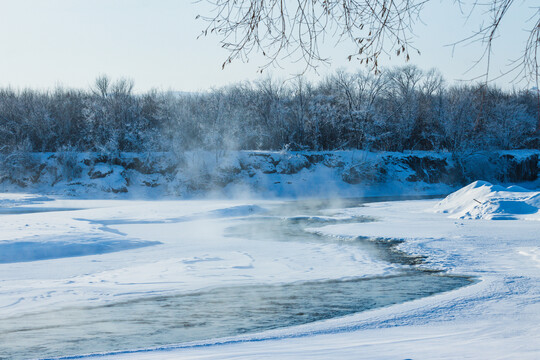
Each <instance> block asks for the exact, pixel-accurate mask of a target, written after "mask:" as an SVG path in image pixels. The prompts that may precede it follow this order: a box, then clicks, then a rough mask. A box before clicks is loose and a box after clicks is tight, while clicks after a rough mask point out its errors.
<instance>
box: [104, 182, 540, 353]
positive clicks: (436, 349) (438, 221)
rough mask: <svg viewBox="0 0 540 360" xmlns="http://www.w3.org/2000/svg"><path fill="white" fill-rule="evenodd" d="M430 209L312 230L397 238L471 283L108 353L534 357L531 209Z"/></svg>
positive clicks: (539, 244) (537, 328)
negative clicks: (319, 316)
mask: <svg viewBox="0 0 540 360" xmlns="http://www.w3.org/2000/svg"><path fill="white" fill-rule="evenodd" d="M488 186H490V185H488ZM473 188H474V186H473ZM484 190H486V189H484ZM487 190H488V191H486V193H492V192H493V190H501V189H487ZM510 190H515V188H514V189H510ZM462 195H463V194H462ZM469 195H471V194H469ZM495 195H497V194H495ZM499 195H501V194H499ZM502 195H507V196H506V197H508V196H510V195H509V194H502ZM529 195H532V196H534V195H535V194H534V193H531V194H529ZM461 200H464V198H462V199H461ZM471 200H472V198H471ZM477 200H478V199H477ZM506 200H508V199H506ZM479 201H481V200H479ZM484 201H485V200H484ZM503 201H505V200H504V199H503ZM473 202H474V201H473ZM475 204H476V205H481V204H478V203H476V202H475ZM443 205H444V204H443ZM503 205H504V203H503ZM471 206H474V205H472V204H471ZM440 207H441V205H439V201H438V200H420V201H402V202H387V203H372V204H367V205H366V206H365V207H359V208H355V209H347V210H343V211H340V212H339V214H340V215H343V216H362V215H368V216H373V217H375V218H377V219H378V221H376V222H366V223H357V224H335V225H328V226H326V227H324V228H322V229H321V228H317V229H313V230H312V231H313V232H316V233H319V234H325V235H331V236H336V237H338V238H347V237H349V238H355V237H357V236H366V237H376V238H388V239H402V240H404V242H402V243H401V244H400V245H399V249H401V250H403V251H406V252H408V253H411V254H418V255H424V256H426V257H427V259H426V261H427V262H426V263H425V264H423V265H421V266H428V267H430V268H438V269H443V270H446V271H448V272H449V273H456V274H468V275H471V276H475V277H477V278H478V279H479V280H480V281H479V282H478V283H476V284H474V285H471V286H468V287H464V288H461V289H458V290H455V291H452V292H449V293H444V294H439V295H435V296H431V297H428V298H423V299H419V300H415V301H412V302H408V303H404V304H399V305H393V306H391V307H388V308H383V309H376V310H371V311H367V312H363V313H359V314H355V315H351V316H347V317H342V318H339V319H332V320H327V321H323V322H318V323H314V324H309V325H302V326H297V327H292V328H287V329H283V330H278V331H272V332H265V333H261V334H257V335H252V336H249V337H242V338H238V337H237V338H231V339H225V340H223V341H222V342H221V343H219V342H218V343H202V344H191V345H184V346H178V347H176V348H174V347H171V348H168V349H166V350H162V351H158V352H154V351H151V352H142V353H131V354H118V355H116V356H110V358H111V359H134V358H135V359H139V358H140V359H180V358H181V359H195V358H196V359H230V358H234V359H255V358H256V359H265V358H279V359H330V358H340V359H359V358H361V359H538V358H539V356H540V337H539V334H540V240H539V237H538V233H539V230H540V223H539V222H538V221H536V220H530V219H534V216H533V217H531V215H527V216H525V218H524V217H522V216H512V217H511V218H512V219H514V220H507V221H492V220H485V219H455V218H452V217H451V216H450V217H449V214H448V213H440V212H437V210H440ZM334 215H336V213H334ZM507 215H508V214H507ZM514 215H516V214H514ZM517 215H519V214H517ZM527 219H529V220H527ZM260 340H262V341H260ZM107 358H109V357H107Z"/></svg>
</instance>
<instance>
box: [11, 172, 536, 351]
mask: <svg viewBox="0 0 540 360" xmlns="http://www.w3.org/2000/svg"><path fill="white" fill-rule="evenodd" d="M33 198H34V199H33ZM1 199H2V204H3V205H2V206H4V205H5V206H9V207H18V208H24V207H28V208H33V209H35V208H49V209H52V210H53V211H51V212H41V213H39V216H37V215H36V213H27V214H24V213H17V214H0V220H1V221H2V224H3V227H2V229H3V232H2V241H0V245H1V244H6V243H8V244H12V243H15V242H18V241H28V239H29V238H32V239H34V240H33V241H36V242H42V243H43V244H47V243H49V242H51V241H53V239H54V237H57V239H62V240H61V241H63V242H66V243H69V242H75V240H74V239H75V238H77V235H78V236H81V237H82V236H83V235H84V236H89V237H92V238H93V239H97V238H98V237H99V238H101V239H104V240H103V241H112V240H115V241H126V243H128V244H129V243H130V242H131V241H154V242H159V244H153V245H151V246H147V247H144V248H132V249H129V250H128V249H122V251H115V252H108V253H99V254H94V255H89V256H82V257H63V258H60V259H54V260H52V259H51V260H43V261H30V262H18V263H11V264H0V273H1V274H2V278H1V280H0V317H5V316H14V315H17V314H22V313H27V312H31V311H36V310H37V309H39V308H42V307H47V308H55V307H56V308H59V307H62V306H66V304H74V303H83V304H88V303H103V302H111V301H118V300H119V299H120V300H121V299H125V298H130V297H133V296H137V297H139V296H152V295H154V294H156V293H158V294H166V293H171V292H179V291H180V292H186V291H193V290H196V289H202V288H208V287H213V286H219V285H224V284H225V285H228V284H250V283H251V284H255V283H281V282H294V281H300V280H317V279H329V278H336V279H341V278H347V277H352V276H373V275H386V274H392V273H393V272H394V271H395V270H396V267H395V266H393V265H391V264H387V263H384V262H379V261H374V260H373V259H371V258H370V257H369V256H368V255H367V254H365V253H363V252H362V251H361V250H360V249H358V248H356V247H353V246H348V245H347V243H346V242H336V243H316V244H315V243H308V242H305V243H287V242H280V243H277V242H273V241H248V240H244V239H240V238H234V237H233V238H230V237H224V230H225V229H226V228H227V227H229V226H231V224H234V223H235V222H236V221H237V219H238V217H239V216H250V215H251V214H254V215H255V216H259V215H264V214H265V209H266V208H267V207H268V206H269V205H271V204H274V203H275V202H273V201H262V200H257V201H246V200H238V201H232V200H220V201H202V200H197V201H195V200H193V201H125V200H124V201H121V200H62V199H55V198H41V199H40V198H37V199H35V196H30V195H24V196H21V195H10V194H7V195H6V194H4V195H2V198H1ZM51 199H52V200H51ZM474 199H476V200H478V201H479V202H481V203H482V204H478V203H477V202H476V201H474ZM537 199H538V193H537V192H535V191H529V190H526V189H524V188H520V187H516V186H510V187H506V188H505V187H502V186H496V185H492V184H489V183H486V182H475V183H473V184H471V185H469V186H467V187H465V188H464V189H461V190H459V191H457V192H455V193H453V194H451V195H450V196H448V197H447V198H446V199H444V200H442V201H440V200H416V201H397V202H377V203H370V204H366V205H365V206H362V207H358V208H349V209H339V208H337V209H329V210H327V211H326V212H325V214H324V216H323V217H321V218H335V217H340V218H347V217H352V216H370V217H373V218H375V219H377V221H375V222H366V223H340V224H330V225H325V226H322V227H317V228H312V229H309V231H312V232H315V233H321V234H325V235H331V236H335V237H336V238H339V239H354V238H356V237H358V236H365V237H369V238H379V239H380V238H385V239H400V240H404V241H403V242H402V243H400V244H399V245H398V248H399V249H400V250H402V251H405V252H407V253H409V254H413V255H423V256H426V257H427V258H426V262H425V263H424V264H421V265H418V266H420V267H423V268H429V269H439V270H444V271H446V272H447V273H449V274H456V275H469V276H472V277H474V278H475V279H476V282H475V283H474V284H472V285H470V286H467V287H464V288H460V289H458V290H455V291H451V292H447V293H442V294H437V295H435V296H431V297H428V298H422V299H418V300H414V301H411V302H407V303H403V304H398V305H393V306H390V307H386V308H380V309H376V310H370V311H366V312H363V313H359V314H354V315H350V316H346V317H342V318H336V319H330V320H326V321H320V322H316V323H311V324H306V325H301V326H294V327H289V328H284V329H277V330H272V331H266V332H263V333H257V334H246V335H241V336H232V337H229V338H223V339H210V340H207V341H199V342H194V343H186V344H179V345H171V346H165V347H162V348H160V349H143V350H134V351H128V352H123V353H117V354H101V355H99V356H96V357H97V358H100V359H101V358H103V359H116V360H119V359H254V358H256V359H265V358H266V359H269V358H279V359H329V358H340V359H358V358H365V359H537V358H538V356H539V354H540V341H539V340H540V338H539V335H538V334H540V300H539V299H540V243H539V241H538V230H539V229H540V228H539V223H538V222H537V221H531V220H538V217H537V216H538V214H537V211H536V212H533V209H530V208H529V207H533V208H536V210H537V209H538V201H537ZM471 200H472V203H471ZM483 204H486V205H485V206H482V205H483ZM523 204H526V205H527V206H524V205H523ZM488 205H489V206H488ZM58 208H64V209H67V210H65V211H55V210H56V209H58ZM70 209H71V210H70ZM525 210H526V211H525ZM501 217H504V218H511V219H513V221H492V220H493V219H498V218H501ZM27 225H28V226H27ZM323 225H324V223H323ZM21 234H24V236H23V237H21ZM21 239H23V240H21ZM70 239H71V240H70ZM87 240H88V241H90V239H89V238H88V239H87ZM90 357H92V356H90Z"/></svg>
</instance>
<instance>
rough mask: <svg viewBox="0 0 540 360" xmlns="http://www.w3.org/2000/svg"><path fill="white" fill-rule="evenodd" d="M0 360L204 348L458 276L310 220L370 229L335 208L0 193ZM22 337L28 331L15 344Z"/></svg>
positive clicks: (442, 284) (456, 283) (425, 289)
mask: <svg viewBox="0 0 540 360" xmlns="http://www.w3.org/2000/svg"><path fill="white" fill-rule="evenodd" d="M0 204H1V206H2V207H1V211H0V218H1V221H2V224H3V234H2V236H3V237H2V239H1V241H0V272H1V274H2V277H1V279H0V319H1V321H0V337H1V338H2V342H3V347H2V348H0V358H9V359H26V358H30V357H32V358H33V357H51V356H61V355H77V354H83V353H95V352H104V351H105V352H107V351H109V352H110V351H119V350H129V349H134V348H140V347H155V346H164V345H169V344H174V343H186V342H189V341H194V340H197V341H208V340H211V339H214V338H222V337H224V336H229V335H240V334H249V333H255V332H258V331H265V330H269V329H278V328H284V327H288V326H295V325H298V324H307V323H312V322H314V321H319V320H325V319H330V318H335V317H340V316H345V315H349V314H353V313H357V312H361V311H365V310H368V309H373V308H379V307H384V306H388V305H391V304H396V303H400V302H404V301H410V300H413V299H417V298H421V297H425V296H429V295H432V294H434V293H438V292H443V291H449V290H451V289H455V288H457V287H461V286H465V285H468V284H470V283H471V280H470V279H468V278H466V277H459V276H440V275H438V274H433V273H429V272H423V271H417V270H415V269H414V267H411V265H410V264H413V263H415V262H416V261H417V260H415V258H409V257H407V256H405V254H401V255H400V254H399V253H394V252H392V251H390V248H389V246H388V245H386V244H384V243H375V242H371V241H369V240H367V239H353V240H348V239H338V238H335V237H332V236H321V235H317V234H314V233H312V232H308V231H306V228H308V227H312V226H317V227H321V226H325V225H328V224H354V223H359V222H366V221H372V219H371V218H369V217H365V216H354V215H353V216H349V215H341V214H326V213H325V211H326V212H327V211H330V212H332V211H334V210H332V209H341V208H350V207H351V206H353V207H354V206H359V205H360V204H361V203H360V202H359V201H358V200H345V201H340V202H329V201H314V200H311V201H309V200H304V201H285V202H284V201H256V202H254V203H247V202H242V201H129V200H60V199H52V198H47V197H35V196H30V195H26V196H24V195H14V194H4V195H2V196H1V197H0ZM22 334H24V336H22Z"/></svg>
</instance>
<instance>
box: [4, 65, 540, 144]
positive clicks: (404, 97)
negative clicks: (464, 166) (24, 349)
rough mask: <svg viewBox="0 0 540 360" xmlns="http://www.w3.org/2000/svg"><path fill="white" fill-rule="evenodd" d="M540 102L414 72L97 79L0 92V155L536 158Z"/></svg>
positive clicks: (528, 93) (527, 93)
mask: <svg viewBox="0 0 540 360" xmlns="http://www.w3.org/2000/svg"><path fill="white" fill-rule="evenodd" d="M538 118H539V102H538V91H533V90H523V91H517V90H514V91H506V90H501V89H499V88H496V87H494V86H485V85H483V84H479V85H472V84H463V85H447V84H446V82H445V81H444V79H443V77H442V76H441V74H440V73H439V72H437V71H436V70H430V71H422V70H420V69H418V68H416V67H414V66H406V67H400V68H394V69H387V70H385V71H383V72H382V73H381V74H380V75H374V74H372V73H368V72H358V73H347V72H341V71H339V72H336V73H335V74H334V75H332V76H329V77H327V78H326V79H324V80H322V81H320V82H319V83H317V84H313V83H310V82H308V81H306V80H305V79H304V78H301V77H300V78H297V79H294V80H290V81H287V82H281V81H277V80H273V79H271V78H267V79H265V80H261V81H257V82H243V83H239V84H235V85H231V86H227V87H223V88H218V89H213V90H209V91H207V92H203V93H174V92H160V91H148V92H146V93H142V94H138V93H135V92H134V91H133V83H132V82H131V81H129V80H125V79H121V80H117V81H111V80H110V79H109V78H108V77H106V76H101V77H99V78H98V79H97V80H96V82H95V84H94V85H93V86H92V87H91V88H90V89H88V90H78V89H66V88H57V89H54V90H50V91H38V90H31V89H29V90H28V89H27V90H20V91H16V90H13V89H10V88H3V89H0V151H1V152H3V153H9V152H13V151H32V152H55V151H66V150H70V151H107V152H114V151H126V152H146V151H171V150H173V151H180V152H181V151H186V150H195V149H206V150H225V149H244V150H257V149H261V150H280V149H289V150H304V149H306V150H308V149H309V150H336V149H365V150H381V151H403V150H447V151H452V152H459V151H466V150H477V149H484V150H488V149H505V150H508V149H518V148H538V147H539V137H538V122H539V121H538Z"/></svg>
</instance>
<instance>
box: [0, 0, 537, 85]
mask: <svg viewBox="0 0 540 360" xmlns="http://www.w3.org/2000/svg"><path fill="white" fill-rule="evenodd" d="M531 6H532V1H517V2H516V4H515V6H514V8H513V9H512V10H511V12H510V13H509V14H508V15H507V17H506V18H505V19H504V23H503V24H502V26H501V30H502V31H501V36H500V37H499V38H498V39H497V40H496V42H495V53H494V59H493V63H492V67H491V69H492V74H493V76H495V75H497V74H499V73H500V72H501V71H503V70H504V69H505V65H506V64H507V63H508V60H509V59H511V58H515V57H517V56H518V55H519V53H520V50H521V48H522V46H523V44H524V42H525V40H526V37H527V33H526V32H525V31H524V29H525V27H530V26H531V25H532V24H531V23H530V22H529V23H526V21H527V19H528V18H529V17H531V16H532V15H534V13H535V11H536V9H533V8H531ZM204 11H205V8H204V6H203V5H201V4H197V3H193V2H192V1H190V0H0V86H2V87H4V86H8V85H9V86H12V87H14V88H25V87H32V88H53V87H55V86H56V85H63V86H67V87H78V88H87V87H88V86H89V85H90V84H92V83H93V81H94V79H95V78H96V77H97V76H98V75H100V74H107V75H109V76H111V77H112V78H118V77H127V78H131V79H133V80H134V81H135V87H136V89H137V90H139V91H146V90H148V89H151V88H157V89H162V90H178V91H198V90H205V89H209V88H211V87H217V86H222V85H226V84H230V83H234V82H239V81H243V80H255V79H258V78H260V77H261V76H266V75H259V74H257V68H258V66H259V65H261V64H262V61H263V60H261V58H260V57H258V56H256V55H253V56H252V57H251V59H250V62H249V63H247V64H246V63H242V62H236V63H233V64H232V65H230V66H228V67H226V68H225V70H222V69H221V64H222V62H223V60H224V59H225V58H226V57H227V53H226V52H225V51H224V50H222V49H221V48H220V47H219V44H218V39H217V38H215V37H209V38H199V39H197V36H198V35H199V34H200V32H201V31H202V30H203V29H204V27H205V24H204V22H202V21H201V20H195V17H196V15H197V14H199V13H204ZM422 21H423V23H419V24H418V26H417V27H416V35H417V38H416V39H415V44H416V45H417V47H418V48H419V49H420V50H421V52H422V54H421V55H420V56H418V55H416V56H414V57H413V58H412V60H411V63H412V64H416V65H418V66H419V67H421V68H423V69H428V68H431V67H435V68H438V69H439V70H440V71H441V73H442V74H443V75H444V76H445V78H446V79H447V80H448V81H449V82H452V81H454V80H458V79H469V78H472V77H474V76H476V75H478V74H480V73H482V72H483V71H484V69H485V67H482V66H479V67H478V68H477V69H475V70H474V71H472V72H470V73H468V74H465V71H466V70H467V69H468V68H469V67H470V66H471V65H472V64H473V61H474V60H475V59H477V58H478V56H479V54H480V51H481V49H480V46H479V45H470V46H459V47H457V48H456V49H455V50H454V52H452V48H451V47H449V46H445V45H448V44H451V43H453V42H455V41H458V40H460V39H462V38H464V37H466V36H468V35H470V34H471V33H472V31H474V30H476V29H477V28H478V27H479V25H480V23H479V17H477V16H476V15H473V16H472V17H470V18H469V19H468V20H466V18H465V16H464V15H463V14H461V13H460V10H459V7H457V6H456V5H455V3H454V1H451V0H440V1H439V0H434V1H432V2H431V3H430V4H429V6H427V7H426V9H425V11H424V12H423V13H422ZM346 45H347V44H341V45H339V46H337V47H335V48H334V43H333V42H332V41H327V43H326V44H324V46H323V51H325V54H326V55H329V56H331V57H332V63H331V65H330V66H322V67H321V68H320V69H319V74H315V73H313V72H309V73H307V76H308V77H309V78H310V79H312V80H314V81H317V80H318V79H320V78H321V76H324V75H325V74H327V73H331V72H333V71H335V70H336V69H338V68H344V69H346V70H349V71H355V70H356V69H359V68H362V67H361V65H359V64H357V63H354V62H348V61H347V60H346V56H347V55H348V51H351V50H350V49H348V48H347V46H346ZM381 62H382V63H383V64H386V65H401V64H404V62H403V60H402V59H401V58H400V59H399V60H396V59H392V60H389V61H385V59H384V58H383V59H382V60H381ZM281 65H282V67H283V68H282V69H279V68H275V69H270V72H271V73H272V74H273V76H274V77H278V78H284V79H285V78H288V77H290V76H291V74H294V73H295V72H296V71H298V70H299V69H300V66H299V65H298V64H293V63H290V62H287V61H284V62H282V63H281ZM510 80H511V78H510V77H506V78H503V79H501V80H499V81H497V84H499V85H500V86H502V87H510V86H512V85H511V84H510V85H509V82H510ZM522 86H525V85H524V84H523V83H521V84H517V87H522Z"/></svg>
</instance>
